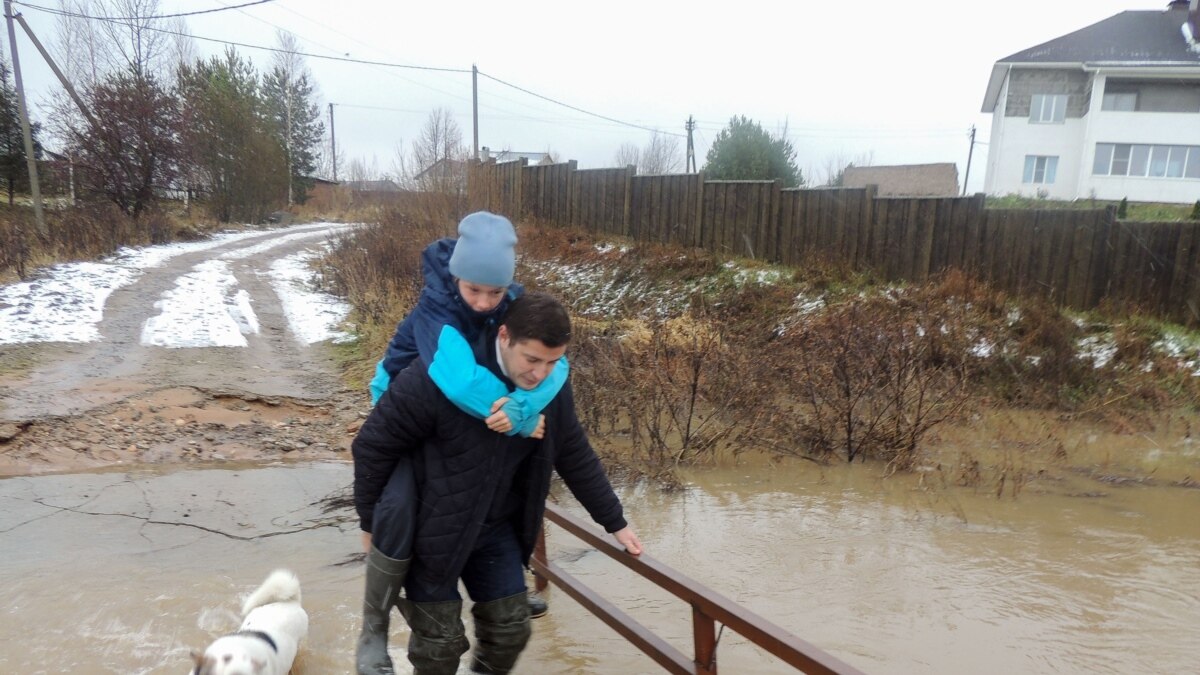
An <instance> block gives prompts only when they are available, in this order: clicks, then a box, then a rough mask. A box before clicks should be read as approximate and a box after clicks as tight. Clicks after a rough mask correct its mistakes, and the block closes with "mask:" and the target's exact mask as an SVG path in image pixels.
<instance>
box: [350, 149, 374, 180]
mask: <svg viewBox="0 0 1200 675" xmlns="http://www.w3.org/2000/svg"><path fill="white" fill-rule="evenodd" d="M380 176H381V174H380V172H379V161H378V159H377V158H376V157H375V156H374V155H372V156H371V161H370V162H368V161H367V160H365V159H363V158H362V157H355V158H353V159H351V160H350V164H349V166H347V167H346V180H347V181H349V182H351V183H362V182H365V181H372V180H379V179H380Z"/></svg>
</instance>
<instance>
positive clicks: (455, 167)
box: [413, 157, 467, 180]
mask: <svg viewBox="0 0 1200 675" xmlns="http://www.w3.org/2000/svg"><path fill="white" fill-rule="evenodd" d="M441 166H444V167H446V169H447V170H448V171H450V172H453V173H458V172H465V171H466V166H467V162H466V160H462V159H450V158H449V157H443V158H441V159H439V160H438V161H436V162H434V163H433V164H430V165H429V166H427V167H425V168H424V169H422V170H421V173H418V174H417V175H415V176H413V178H414V179H418V180H419V179H420V178H421V177H422V176H424V175H425V174H427V173H429V172H431V171H433V170H434V169H436V168H438V167H441Z"/></svg>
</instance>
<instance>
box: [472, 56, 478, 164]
mask: <svg viewBox="0 0 1200 675" xmlns="http://www.w3.org/2000/svg"><path fill="white" fill-rule="evenodd" d="M471 130H472V131H473V132H474V135H475V161H476V162H478V161H479V67H478V66H476V65H475V64H474V63H472V64H471Z"/></svg>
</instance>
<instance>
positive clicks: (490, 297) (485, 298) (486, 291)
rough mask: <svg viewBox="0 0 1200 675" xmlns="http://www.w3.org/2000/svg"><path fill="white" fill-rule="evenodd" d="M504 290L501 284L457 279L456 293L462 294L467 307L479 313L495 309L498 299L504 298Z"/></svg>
mask: <svg viewBox="0 0 1200 675" xmlns="http://www.w3.org/2000/svg"><path fill="white" fill-rule="evenodd" d="M506 290H507V289H505V288H503V287H501V286H488V285H487V284H477V283H475V282H473V281H463V280H462V279H459V280H458V294H459V295H461V296H462V299H463V302H465V303H467V307H470V308H471V309H473V310H475V311H476V312H480V313H487V312H490V311H492V310H493V309H496V307H497V305H499V304H500V301H501V300H503V299H504V293H505V291H506Z"/></svg>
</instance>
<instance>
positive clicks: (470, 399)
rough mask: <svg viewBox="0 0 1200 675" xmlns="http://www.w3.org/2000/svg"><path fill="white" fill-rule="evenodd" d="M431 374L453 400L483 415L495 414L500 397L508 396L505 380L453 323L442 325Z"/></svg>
mask: <svg viewBox="0 0 1200 675" xmlns="http://www.w3.org/2000/svg"><path fill="white" fill-rule="evenodd" d="M429 377H430V379H432V380H433V383H434V384H436V385H437V386H438V389H441V390H442V393H443V394H445V395H446V398H448V399H450V402H451V403H453V404H454V405H456V406H458V407H459V409H460V410H462V411H463V412H465V413H467V414H469V415H473V416H475V417H478V418H479V419H484V418H485V417H487V416H488V415H491V414H492V403H495V402H496V400H497V399H499V398H501V397H504V396H508V389H507V388H506V387H505V386H504V383H503V382H501V381H500V379H499V378H497V377H496V376H495V375H493V374H492V372H491V371H490V370H488V369H487V368H484V367H483V366H481V365H479V364H478V363H476V362H475V353H474V352H472V351H471V346H470V345H468V344H467V341H466V339H465V338H463V336H462V335H461V334H460V333H459V332H458V331H456V330H454V328H453V327H451V326H442V330H441V334H440V336H439V337H438V341H437V353H436V354H434V355H433V360H432V361H430V362H429ZM514 426H515V424H514Z"/></svg>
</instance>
